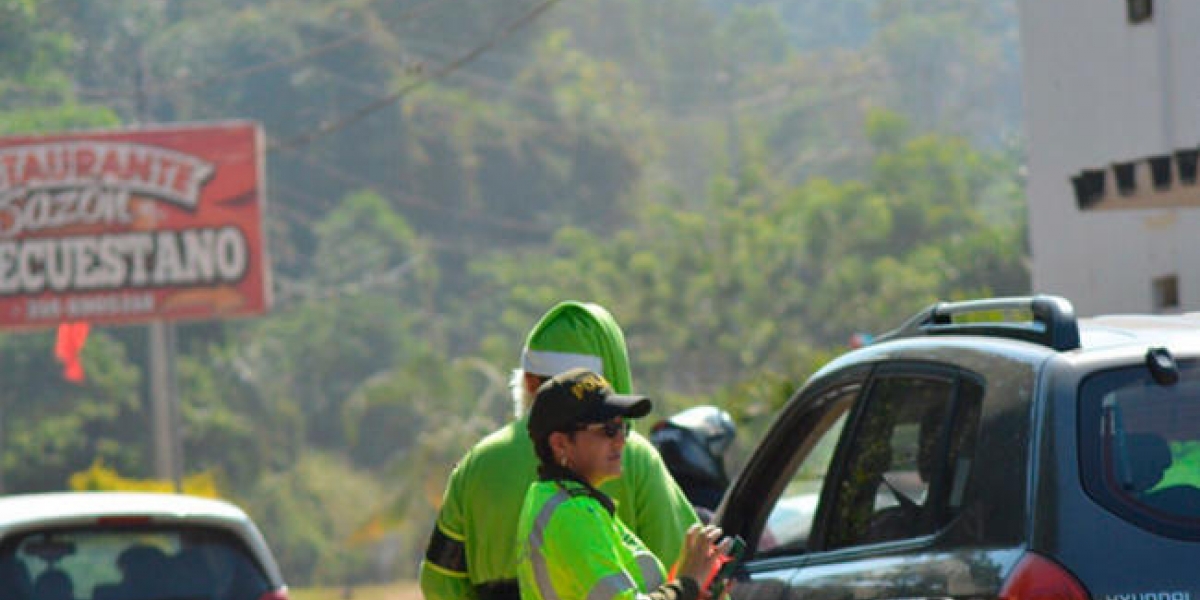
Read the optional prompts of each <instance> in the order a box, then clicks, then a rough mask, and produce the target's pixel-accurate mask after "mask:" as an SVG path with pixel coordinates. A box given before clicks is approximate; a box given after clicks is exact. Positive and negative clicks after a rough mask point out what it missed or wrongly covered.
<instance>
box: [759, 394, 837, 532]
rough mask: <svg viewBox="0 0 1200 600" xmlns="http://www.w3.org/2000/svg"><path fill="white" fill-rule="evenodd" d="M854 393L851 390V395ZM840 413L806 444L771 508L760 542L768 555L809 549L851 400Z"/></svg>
mask: <svg viewBox="0 0 1200 600" xmlns="http://www.w3.org/2000/svg"><path fill="white" fill-rule="evenodd" d="M853 393H854V392H850V393H849V396H850V397H852V396H853ZM837 406H838V407H839V410H838V411H837V414H832V415H830V417H832V418H833V419H834V420H833V421H832V423H833V425H832V426H830V427H829V428H828V429H826V430H825V431H824V432H820V433H814V435H815V436H816V441H815V443H813V444H805V445H804V447H805V448H811V451H810V452H808V454H807V455H806V456H804V458H803V460H801V461H800V463H799V466H798V468H797V469H796V472H795V473H794V474H793V475H792V477H791V478H790V479H789V480H788V482H787V487H785V488H784V490H783V494H781V495H780V497H779V499H778V500H777V501H776V502H775V504H774V506H772V507H771V513H770V515H769V516H768V517H767V526H766V528H764V529H763V534H762V538H760V540H759V542H758V551H759V552H764V553H769V554H783V553H801V552H804V550H805V549H806V548H807V545H808V536H809V533H811V532H812V524H813V518H814V517H815V516H816V514H817V501H818V499H819V498H820V497H821V485H822V483H824V481H825V475H826V473H827V472H828V470H829V464H830V463H831V462H832V461H833V452H834V450H835V449H836V448H837V441H838V438H840V437H841V434H842V428H843V427H844V426H845V423H846V412H847V411H846V409H847V408H848V407H849V403H848V402H844V403H841V404H839V405H837Z"/></svg>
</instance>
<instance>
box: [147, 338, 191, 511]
mask: <svg viewBox="0 0 1200 600" xmlns="http://www.w3.org/2000/svg"><path fill="white" fill-rule="evenodd" d="M171 329H173V328H172V326H171V324H169V323H167V322H165V321H163V320H161V319H159V320H155V321H151V322H150V323H149V324H148V325H147V326H146V333H147V336H146V347H147V350H148V352H147V363H148V370H149V372H150V420H151V423H152V427H151V429H152V432H153V433H152V437H153V441H154V477H155V478H156V479H162V480H170V481H171V482H172V483H174V485H175V491H176V492H179V491H182V489H183V481H182V476H181V474H180V468H181V466H182V464H183V457H182V456H178V455H177V453H176V451H177V450H178V449H179V448H180V443H179V439H178V438H179V427H178V420H177V419H176V418H175V415H177V414H178V413H179V408H178V407H179V398H178V397H177V394H175V390H176V386H175V382H174V381H173V380H174V376H175V368H174V366H175V365H174V362H175V344H174V343H173V342H174V339H173V338H174V335H172V334H173V333H174V331H171Z"/></svg>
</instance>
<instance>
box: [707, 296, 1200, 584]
mask: <svg viewBox="0 0 1200 600" xmlns="http://www.w3.org/2000/svg"><path fill="white" fill-rule="evenodd" d="M716 520H717V522H718V523H719V524H720V525H721V526H722V527H723V528H724V529H725V531H726V532H727V533H731V534H739V535H741V536H742V537H743V538H745V539H746V541H747V543H748V552H747V556H746V560H745V562H744V564H743V566H742V568H741V570H740V571H739V573H738V575H737V579H738V581H737V583H736V584H735V586H734V588H733V596H734V598H735V599H736V600H751V599H753V600H775V599H783V598H803V599H805V600H826V599H828V600H883V599H916V598H962V599H967V598H971V599H984V598H1004V599H1005V600H1033V599H1038V600H1042V599H1063V600H1087V599H1096V600H1101V599H1103V600H1192V598H1194V597H1195V598H1200V315H1180V316H1151V315H1124V316H1111V317H1096V318H1090V319H1077V318H1076V317H1075V314H1074V311H1073V309H1072V307H1071V305H1070V303H1069V302H1068V301H1066V300H1064V299H1062V298H1058V297H1053V296H1035V297H1029V298H1000V299H991V300H977V301H969V302H960V303H941V304H937V305H934V306H932V307H930V308H928V309H926V310H925V311H922V312H921V313H920V314H918V315H916V316H914V317H913V318H912V319H910V320H909V321H908V322H907V323H905V324H904V325H902V326H901V327H900V328H898V329H897V330H895V331H893V332H891V333H889V334H886V335H884V336H881V338H879V339H878V340H877V341H876V342H875V343H873V344H871V345H869V346H867V347H865V348H862V349H859V350H855V351H852V352H850V353H847V354H845V355H843V356H841V357H839V358H838V359H836V360H834V361H832V362H831V363H829V364H828V365H826V366H825V367H824V368H822V369H821V370H820V371H819V372H817V373H816V374H814V375H813V376H812V377H811V378H810V379H809V381H808V382H807V383H806V384H805V385H804V386H803V387H802V388H801V389H800V390H799V391H798V392H796V394H795V395H794V397H792V398H791V399H790V400H789V401H788V403H787V404H786V405H785V407H784V408H783V409H782V411H781V413H780V414H779V415H778V417H777V420H776V421H775V423H774V424H773V426H772V428H771V429H770V431H768V433H767V434H766V436H765V437H764V438H763V440H762V442H761V443H760V445H759V447H758V448H757V450H756V451H755V453H754V454H753V456H752V457H751V459H750V460H749V462H748V463H747V464H746V467H745V468H744V469H743V471H742V472H741V473H740V475H739V476H738V478H737V479H736V481H735V482H734V483H733V485H732V486H731V487H730V489H729V490H728V491H727V493H726V495H725V498H724V500H723V502H722V504H721V506H720V508H719V509H718V511H717V515H716Z"/></svg>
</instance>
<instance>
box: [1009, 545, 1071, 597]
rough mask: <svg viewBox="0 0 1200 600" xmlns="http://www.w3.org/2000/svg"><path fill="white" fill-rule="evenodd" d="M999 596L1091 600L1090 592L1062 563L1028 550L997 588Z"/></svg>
mask: <svg viewBox="0 0 1200 600" xmlns="http://www.w3.org/2000/svg"><path fill="white" fill-rule="evenodd" d="M1000 600H1091V595H1089V594H1088V592H1087V590H1086V589H1084V587H1083V584H1081V583H1079V580H1077V579H1075V576H1074V575H1071V573H1069V572H1068V571H1067V570H1066V569H1064V568H1063V567H1062V565H1059V564H1058V563H1056V562H1054V561H1052V560H1050V559H1048V558H1046V557H1044V556H1040V555H1037V554H1033V553H1032V552H1029V553H1026V554H1025V556H1023V557H1021V561H1020V562H1019V563H1017V568H1015V569H1013V572H1012V574H1010V575H1009V576H1008V579H1007V580H1006V581H1005V582H1004V586H1003V587H1001V588H1000Z"/></svg>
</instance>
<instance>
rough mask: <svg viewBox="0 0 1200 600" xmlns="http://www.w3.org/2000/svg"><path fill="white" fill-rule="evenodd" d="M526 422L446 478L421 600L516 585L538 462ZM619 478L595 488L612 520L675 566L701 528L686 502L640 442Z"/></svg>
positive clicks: (633, 442) (488, 442)
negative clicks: (688, 536)
mask: <svg viewBox="0 0 1200 600" xmlns="http://www.w3.org/2000/svg"><path fill="white" fill-rule="evenodd" d="M526 423H527V419H525V418H522V419H520V420H517V421H514V422H512V423H509V424H508V425H506V426H505V427H503V428H501V429H499V430H498V431H496V432H494V433H492V434H491V435H489V436H488V437H486V438H484V439H483V440H481V441H480V442H479V443H478V444H476V445H475V447H474V448H472V449H471V451H470V452H468V453H467V454H466V455H465V456H464V457H463V459H462V460H461V461H459V463H458V465H457V466H456V467H455V468H454V471H453V472H452V473H451V475H450V480H449V482H448V483H447V486H446V491H445V495H444V497H443V500H442V506H441V509H440V510H439V513H438V517H437V522H436V524H435V525H434V530H433V534H432V535H431V538H430V543H429V548H428V550H427V551H426V556H425V560H423V561H422V562H421V573H420V582H421V592H422V594H424V596H425V600H474V599H476V598H478V593H477V590H476V586H479V585H482V584H490V583H493V582H510V583H513V582H515V580H516V577H517V556H516V539H517V517H518V516H519V515H520V513H521V506H522V503H523V502H524V499H525V492H526V491H527V490H528V489H529V485H530V484H531V483H533V482H534V481H535V480H536V479H537V457H536V456H535V454H534V451H533V442H532V441H531V440H530V439H529V434H528V432H527V430H526ZM621 464H622V467H621V468H622V473H621V477H619V478H617V479H613V480H610V481H608V482H606V483H605V484H604V485H602V486H601V487H600V489H601V491H603V492H604V493H605V494H607V495H608V496H609V497H611V498H613V499H614V500H615V501H616V503H617V515H618V516H619V517H620V518H621V520H622V521H624V522H625V523H626V524H627V525H628V526H629V528H630V529H631V530H632V531H633V532H634V533H635V534H637V536H638V537H639V538H640V539H641V540H642V541H643V542H644V543H645V544H646V547H648V548H649V549H650V550H651V552H653V553H654V554H655V555H656V556H657V557H659V558H660V559H661V560H662V562H663V563H665V564H668V565H670V564H674V562H675V560H676V559H677V558H678V556H679V551H680V547H681V545H682V543H683V537H684V534H685V533H686V532H687V529H688V527H690V526H691V525H692V524H693V523H697V522H699V520H698V519H697V517H696V512H695V510H694V509H693V508H692V505H691V504H690V503H689V502H688V499H687V496H685V495H684V493H683V491H682V490H680V489H679V486H678V485H677V484H676V483H675V480H674V479H672V478H671V474H670V472H669V471H667V468H666V466H665V465H664V464H663V462H662V458H661V457H660V456H659V454H658V451H657V450H655V449H654V446H652V445H651V444H650V442H649V441H648V440H646V438H645V437H643V436H641V435H639V434H637V433H636V432H633V433H631V434H630V436H629V438H628V440H627V442H626V444H625V450H624V454H623V457H622V463H621Z"/></svg>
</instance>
